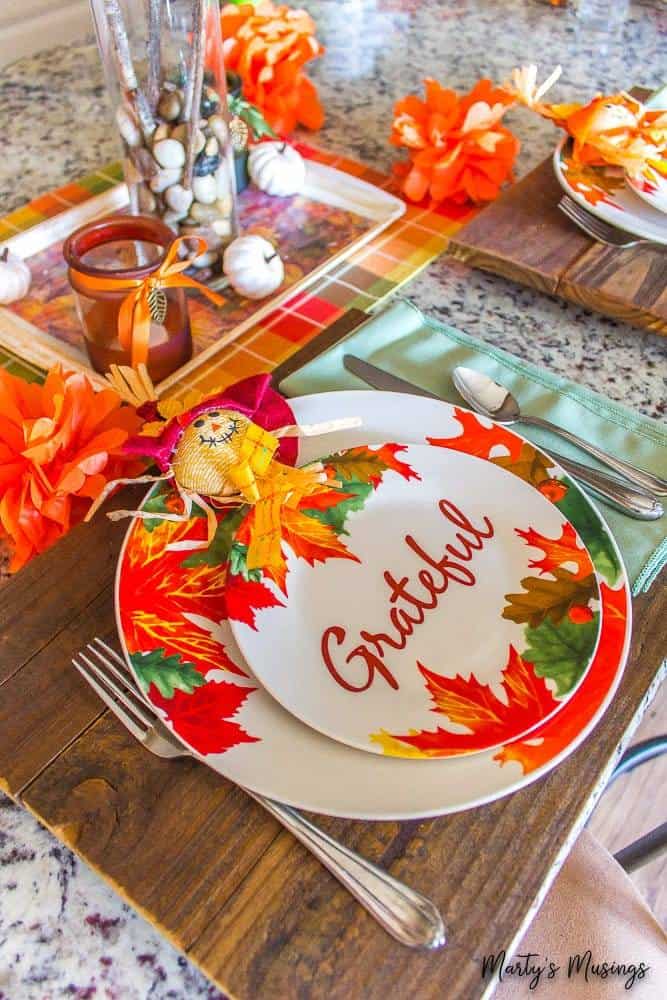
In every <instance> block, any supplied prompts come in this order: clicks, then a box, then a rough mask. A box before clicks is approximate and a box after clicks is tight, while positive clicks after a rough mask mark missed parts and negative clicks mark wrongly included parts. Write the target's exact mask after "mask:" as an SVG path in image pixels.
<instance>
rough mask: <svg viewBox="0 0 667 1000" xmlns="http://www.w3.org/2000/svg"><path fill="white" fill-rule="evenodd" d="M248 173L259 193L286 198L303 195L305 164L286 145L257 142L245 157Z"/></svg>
mask: <svg viewBox="0 0 667 1000" xmlns="http://www.w3.org/2000/svg"><path fill="white" fill-rule="evenodd" d="M248 173H249V174H250V177H251V179H252V180H253V181H254V183H255V184H256V185H257V187H258V188H259V189H260V190H261V191H265V192H266V193H267V194H272V195H277V196H278V197H279V198H287V197H289V196H290V195H292V194H298V193H299V191H303V188H304V185H305V183H306V164H305V163H304V160H303V157H302V156H301V154H300V153H298V152H297V150H296V149H294V147H293V146H290V145H289V144H288V143H286V142H260V143H259V144H258V145H257V146H253V147H252V149H251V150H250V152H249V154H248Z"/></svg>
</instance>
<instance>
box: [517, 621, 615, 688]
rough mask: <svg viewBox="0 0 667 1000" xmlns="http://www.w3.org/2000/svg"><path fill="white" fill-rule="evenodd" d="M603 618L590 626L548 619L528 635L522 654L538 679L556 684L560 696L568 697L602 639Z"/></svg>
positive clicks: (528, 631) (526, 634) (526, 632)
mask: <svg viewBox="0 0 667 1000" xmlns="http://www.w3.org/2000/svg"><path fill="white" fill-rule="evenodd" d="M598 627H599V615H598V614H597V613H596V614H595V615H593V617H592V619H591V620H590V621H589V622H579V623H576V624H575V623H574V622H572V621H571V620H570V619H569V618H568V617H565V618H563V619H562V620H561V621H560V622H559V623H558V624H554V622H552V621H549V619H545V620H544V621H543V622H542V623H541V625H538V626H537V628H527V629H526V630H525V632H524V635H525V637H526V642H527V644H528V645H527V646H526V648H525V649H524V651H523V653H522V654H521V655H522V656H523V657H524V658H525V659H526V660H528V661H529V662H530V663H532V664H533V666H534V668H535V673H536V674H537V675H538V677H547V678H549V679H550V680H552V681H555V683H556V694H557V695H558V696H561V695H564V694H567V692H568V691H571V690H572V688H573V687H574V686H575V685H576V684H577V682H578V681H579V680H580V679H581V675H582V674H583V672H584V670H585V669H586V667H587V665H588V663H589V661H590V658H591V655H592V653H593V650H594V648H595V643H596V641H597V636H598Z"/></svg>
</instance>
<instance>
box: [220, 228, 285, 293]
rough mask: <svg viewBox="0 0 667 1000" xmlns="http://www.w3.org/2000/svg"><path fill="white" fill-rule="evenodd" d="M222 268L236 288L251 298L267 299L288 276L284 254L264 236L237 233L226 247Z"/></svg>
mask: <svg viewBox="0 0 667 1000" xmlns="http://www.w3.org/2000/svg"><path fill="white" fill-rule="evenodd" d="M222 269H223V271H224V272H225V274H226V275H227V278H228V279H229V283H230V285H231V286H232V288H233V289H234V290H235V291H236V292H238V293H239V295H244V296H245V297H246V298H248V299H263V298H265V297H266V296H267V295H270V294H271V292H275V290H276V288H279V287H280V286H281V285H282V283H283V279H284V277H285V268H284V266H283V262H282V259H281V257H280V254H279V253H278V251H277V250H276V248H275V247H274V246H273V244H272V243H269V241H268V240H265V239H264V237H263V236H237V238H236V239H235V240H232V242H231V243H230V244H229V246H228V247H227V248H226V250H225V253H224V256H223V258H222Z"/></svg>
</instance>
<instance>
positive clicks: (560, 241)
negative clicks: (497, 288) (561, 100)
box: [447, 157, 667, 334]
mask: <svg viewBox="0 0 667 1000" xmlns="http://www.w3.org/2000/svg"><path fill="white" fill-rule="evenodd" d="M562 194H563V191H562V189H561V187H560V185H559V183H558V181H557V179H556V176H555V174H554V171H553V166H552V163H551V157H548V158H547V159H546V160H544V162H543V163H541V164H540V165H539V166H537V167H536V168H535V169H534V170H533V171H532V172H531V173H530V174H528V175H527V176H526V177H525V178H523V180H521V181H519V183H517V184H515V185H514V186H513V187H511V188H509V189H508V190H507V191H506V192H505V193H504V194H503V195H501V197H500V198H498V199H497V200H496V201H495V202H493V203H492V204H491V205H489V206H488V207H487V208H485V209H484V211H483V212H480V213H479V215H477V216H475V218H474V219H472V221H471V222H469V223H468V225H466V226H464V227H463V228H462V229H461V230H459V232H458V233H456V235H454V236H453V237H452V239H451V241H450V243H449V247H448V250H447V252H448V253H449V254H451V255H452V256H453V257H454V258H455V259H456V260H460V261H462V262H463V263H466V264H469V265H470V266H472V267H478V268H480V269H481V270H484V271H490V272H491V273H493V274H498V275H500V276H501V277H504V278H509V279H510V280H511V281H516V282H519V283H520V284H522V285H528V287H530V288H535V289H537V290H538V291H541V292H548V293H549V294H551V295H555V296H557V297H559V298H563V299H566V300H567V301H569V302H574V303H576V304H577V305H581V306H584V307H585V308H587V309H592V310H594V311H595V312H599V313H602V314H603V315H605V316H611V317H613V318H614V319H618V320H621V321H622V322H624V323H629V324H631V325H633V326H637V327H641V328H643V329H647V330H651V331H652V332H654V333H663V334H664V333H667V253H665V252H664V250H663V249H662V248H650V247H642V246H639V247H634V248H631V249H627V250H617V249H614V248H613V247H607V246H603V245H601V244H599V243H595V242H594V241H593V240H590V239H589V238H588V237H587V236H586V235H584V233H582V232H581V230H579V229H577V227H576V226H575V225H574V224H573V223H572V222H570V220H569V219H567V218H566V217H565V216H564V215H563V214H562V212H560V211H559V210H558V202H559V200H560V198H561V197H562Z"/></svg>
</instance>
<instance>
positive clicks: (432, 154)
mask: <svg viewBox="0 0 667 1000" xmlns="http://www.w3.org/2000/svg"><path fill="white" fill-rule="evenodd" d="M424 87H425V94H426V96H425V99H424V100H421V99H420V98H419V97H415V96H414V95H410V96H409V97H405V98H403V100H401V101H399V102H398V104H397V105H396V107H395V109H394V122H393V128H392V133H391V138H390V141H391V142H392V143H393V145H394V146H403V147H404V148H405V149H408V150H409V152H410V161H409V162H408V163H403V164H398V165H397V167H396V168H395V169H396V172H397V173H398V174H399V175H401V176H402V177H403V178H404V180H403V193H404V194H405V196H406V197H407V198H409V199H410V201H421V200H422V199H423V198H425V197H426V196H427V195H430V197H431V199H432V200H433V201H434V202H441V201H445V200H451V201H453V202H455V203H457V204H462V203H465V202H473V203H475V204H479V203H481V202H487V201H492V200H493V199H494V198H495V197H496V196H497V195H498V192H499V190H500V186H501V184H503V182H504V181H506V180H507V179H508V178H509V177H511V173H512V165H513V163H514V160H515V158H516V155H517V153H518V152H519V140H518V139H517V138H516V137H515V136H513V135H512V133H511V132H510V131H509V130H508V129H506V128H504V126H502V125H501V124H500V120H501V118H502V117H503V115H504V114H505V111H506V110H507V108H508V106H509V105H510V104H512V103H513V102H512V99H511V98H510V97H509V95H508V94H507V93H506V92H505V91H503V90H500V89H499V88H495V87H493V85H492V83H491V81H490V80H480V81H479V82H478V83H477V84H475V86H474V87H473V89H472V90H471V91H470V93H469V94H466V95H465V96H463V97H460V96H459V95H458V94H456V93H455V91H453V90H447V89H445V88H444V87H441V86H440V84H439V83H438V82H437V81H436V80H425V81H424Z"/></svg>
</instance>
